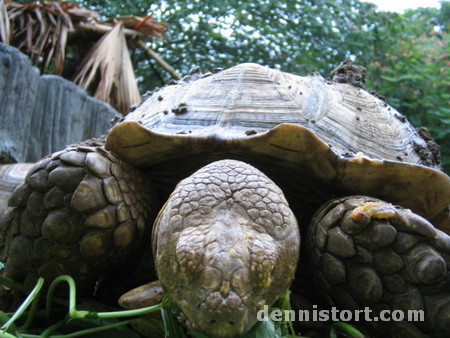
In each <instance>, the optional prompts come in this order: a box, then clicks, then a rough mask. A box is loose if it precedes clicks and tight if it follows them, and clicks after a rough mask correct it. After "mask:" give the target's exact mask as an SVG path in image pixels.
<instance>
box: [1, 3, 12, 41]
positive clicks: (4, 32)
mask: <svg viewBox="0 0 450 338" xmlns="http://www.w3.org/2000/svg"><path fill="white" fill-rule="evenodd" d="M9 35H10V26H9V17H8V11H7V9H6V6H5V2H4V1H3V0H1V1H0V41H1V42H3V43H5V44H7V45H9Z"/></svg>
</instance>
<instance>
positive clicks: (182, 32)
mask: <svg viewBox="0 0 450 338" xmlns="http://www.w3.org/2000/svg"><path fill="white" fill-rule="evenodd" d="M76 2H77V3H79V4H81V5H84V6H86V7H88V8H90V9H94V10H96V11H98V12H99V13H100V14H101V15H103V16H105V17H115V16H121V15H138V16H145V15H146V14H147V13H153V15H154V18H155V19H156V20H158V21H163V22H167V23H169V27H168V30H167V33H168V34H167V36H166V37H165V38H164V39H162V40H156V39H155V40H153V41H151V42H149V46H150V47H151V48H152V49H154V50H155V51H157V52H158V53H159V54H160V55H161V56H162V57H163V58H164V59H165V60H166V61H167V62H168V63H169V64H170V65H172V66H173V67H174V68H175V69H176V70H177V71H178V72H179V73H180V74H186V73H188V72H189V70H190V69H191V68H192V67H194V66H200V67H202V68H203V69H209V70H211V69H213V68H226V67H230V66H232V65H234V64H236V63H240V62H258V63H261V64H264V65H268V66H270V67H273V68H279V69H281V70H283V71H288V72H294V73H298V74H300V75H304V74H307V73H309V72H312V71H319V72H320V73H321V74H322V75H323V76H325V77H326V76H327V75H328V73H329V72H330V71H331V70H332V69H333V68H334V67H335V66H336V65H338V64H339V63H340V62H341V61H343V60H344V59H346V58H351V59H352V60H354V61H355V62H356V63H357V64H360V65H363V66H365V67H366V68H367V69H368V72H369V76H368V79H367V82H366V87H367V88H370V89H374V90H376V91H377V92H378V93H380V94H381V95H383V96H385V97H386V98H387V102H388V103H390V104H391V105H392V106H394V107H395V108H396V109H398V110H399V111H400V112H402V113H403V114H405V115H406V116H407V117H408V119H409V120H410V121H411V122H412V123H413V124H414V125H415V126H416V127H418V126H425V127H427V128H428V129H429V130H430V132H431V135H432V136H433V137H434V138H435V139H436V140H437V142H438V143H439V144H440V145H441V148H442V152H443V155H444V158H443V164H444V166H445V169H446V171H447V172H450V109H449V103H450V92H449V82H450V80H449V70H448V69H449V65H450V44H449V36H448V31H449V28H450V2H449V1H442V2H441V8H440V9H436V8H420V9H417V10H409V11H407V12H406V13H405V14H402V15H401V14H397V13H392V12H380V11H377V10H376V7H375V6H374V5H372V4H370V3H361V2H359V1H358V0H286V1H283V2H275V1H270V0H259V1H246V0H229V1H216V0H202V1H200V0H192V1H179V0H154V1H152V2H149V1H145V0H128V1H126V2H122V1H119V0H109V1H106V0H77V1H76ZM133 62H134V65H135V70H136V75H137V79H138V81H139V86H140V88H141V92H144V91H146V90H151V89H153V88H154V87H155V86H161V85H163V84H164V83H165V82H167V81H168V80H169V79H170V75H169V74H168V73H166V72H164V70H162V69H161V68H160V67H159V66H158V65H157V64H155V63H154V62H153V61H152V60H150V61H149V60H148V58H147V56H145V55H144V53H143V52H142V51H141V50H138V49H136V50H134V52H133Z"/></svg>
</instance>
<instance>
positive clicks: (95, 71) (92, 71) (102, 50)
mask: <svg viewBox="0 0 450 338" xmlns="http://www.w3.org/2000/svg"><path fill="white" fill-rule="evenodd" d="M97 78H100V80H99V82H98V85H97V89H96V90H95V94H94V96H95V97H96V98H97V99H99V100H102V101H106V102H109V103H110V104H111V105H113V106H114V107H116V108H117V109H118V110H119V111H120V112H121V113H122V114H125V113H126V112H127V110H128V107H129V106H130V105H132V104H134V103H138V102H139V101H140V94H139V90H138V87H137V84H136V78H135V76H134V71H133V65H132V63H131V59H130V55H129V52H128V47H127V43H126V39H125V35H124V32H123V24H122V23H121V22H120V21H119V22H118V23H117V24H116V25H115V26H114V28H113V29H112V30H111V31H110V32H109V33H107V34H105V35H104V36H103V37H102V38H101V39H100V40H99V41H98V42H97V43H96V44H95V45H94V47H93V48H92V49H91V50H90V52H89V53H88V54H87V55H86V57H85V59H84V60H83V62H82V65H81V68H80V70H79V72H78V74H77V75H76V76H75V79H74V82H75V83H76V84H78V85H79V86H80V87H81V88H83V89H85V90H88V89H89V87H90V86H91V85H93V84H94V80H96V79H97Z"/></svg>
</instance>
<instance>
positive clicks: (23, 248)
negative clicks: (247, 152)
mask: <svg viewBox="0 0 450 338" xmlns="http://www.w3.org/2000/svg"><path fill="white" fill-rule="evenodd" d="M150 183H151V182H149V180H148V178H147V177H146V176H145V175H143V174H142V173H141V172H139V171H138V170H136V169H135V168H133V167H131V166H129V165H128V164H126V163H124V162H123V161H121V160H120V159H118V158H117V157H116V156H114V155H113V154H112V153H110V152H108V151H106V150H104V149H103V148H101V147H86V146H72V147H68V148H66V149H64V150H63V151H60V152H58V153H55V154H53V155H51V156H48V157H45V158H43V159H42V160H40V161H38V162H37V163H36V164H35V165H34V166H33V167H32V168H31V169H30V171H29V172H28V174H27V176H26V178H25V182H24V183H23V184H22V185H21V186H19V187H18V188H17V189H16V190H15V192H14V193H13V194H12V196H11V198H10V199H9V206H10V207H11V208H10V210H9V211H8V212H7V213H6V214H5V217H3V218H2V219H1V222H0V251H1V255H2V259H3V261H4V262H6V266H5V272H4V274H5V275H6V276H8V277H10V278H13V279H16V280H18V281H20V282H24V284H25V290H26V291H28V290H31V289H32V288H33V286H34V285H35V283H36V280H37V278H38V277H40V276H42V277H44V278H45V279H46V281H47V282H48V283H49V282H51V281H52V280H53V279H54V278H56V277H57V276H59V275H61V274H69V275H71V276H73V277H74V278H75V280H76V281H77V286H78V293H81V294H92V292H93V288H94V285H95V282H96V280H97V279H98V278H99V277H100V276H101V275H102V274H103V273H105V272H106V271H111V270H117V271H121V270H124V269H125V268H127V267H130V266H132V263H131V261H132V259H133V257H135V256H136V254H137V253H139V252H140V251H142V245H143V243H142V240H141V239H142V238H144V237H145V236H146V237H147V238H148V237H149V234H150V231H149V227H148V226H147V225H148V224H151V222H152V220H153V219H154V218H152V215H153V214H156V212H155V210H157V208H158V206H157V204H156V202H155V192H154V189H151V184H150ZM153 217H154V216H153Z"/></svg>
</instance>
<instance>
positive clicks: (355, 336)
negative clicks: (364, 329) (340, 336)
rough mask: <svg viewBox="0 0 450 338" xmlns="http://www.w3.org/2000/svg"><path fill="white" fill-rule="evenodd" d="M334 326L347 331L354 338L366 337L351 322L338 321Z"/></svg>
mask: <svg viewBox="0 0 450 338" xmlns="http://www.w3.org/2000/svg"><path fill="white" fill-rule="evenodd" d="M333 326H334V327H335V328H336V329H338V330H339V331H341V332H345V333H346V334H348V335H349V336H350V337H352V338H364V335H363V334H362V333H361V332H360V331H359V330H357V329H355V328H354V327H353V326H352V325H350V324H347V323H344V322H336V323H334V325H333Z"/></svg>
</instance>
